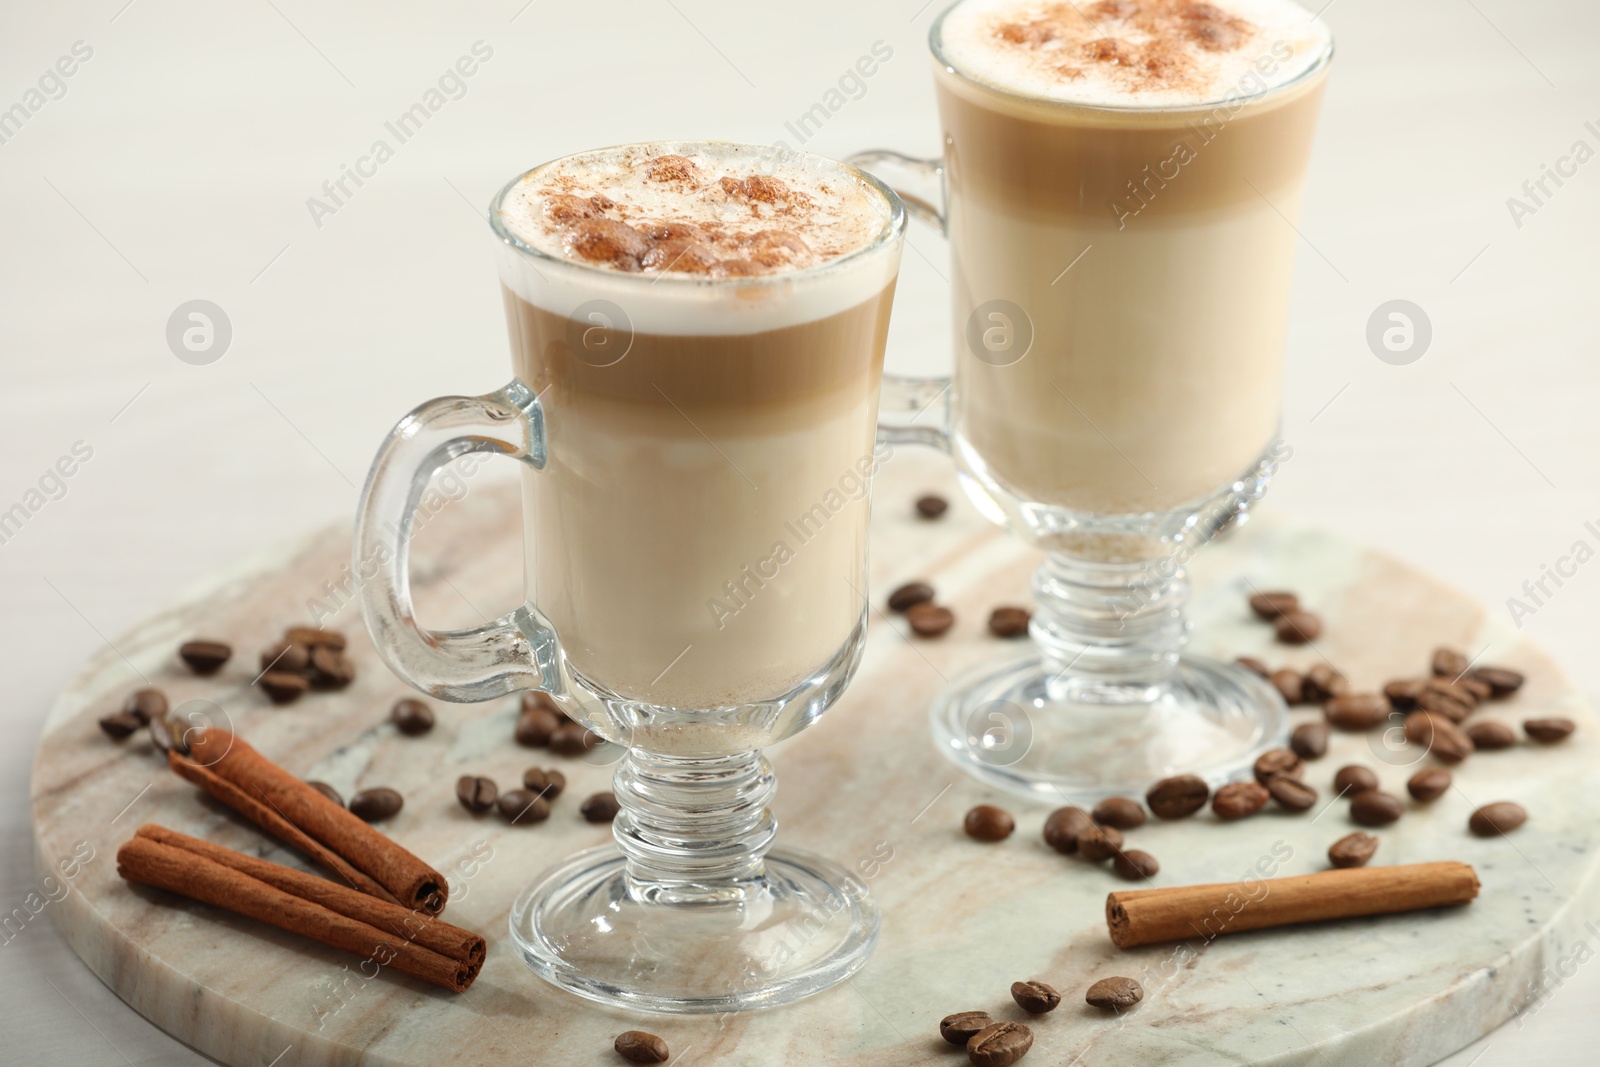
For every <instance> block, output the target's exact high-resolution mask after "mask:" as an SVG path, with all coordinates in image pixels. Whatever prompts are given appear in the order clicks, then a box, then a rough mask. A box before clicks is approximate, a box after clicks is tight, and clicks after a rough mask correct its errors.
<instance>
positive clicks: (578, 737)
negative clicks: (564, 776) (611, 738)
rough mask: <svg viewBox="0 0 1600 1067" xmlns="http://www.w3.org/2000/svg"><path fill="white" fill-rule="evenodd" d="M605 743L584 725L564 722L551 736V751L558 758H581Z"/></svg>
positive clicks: (603, 739)
mask: <svg viewBox="0 0 1600 1067" xmlns="http://www.w3.org/2000/svg"><path fill="white" fill-rule="evenodd" d="M604 741H605V738H603V737H601V736H600V735H599V734H597V733H595V732H594V731H593V730H591V729H589V728H588V727H586V726H584V725H583V724H582V723H577V722H564V723H562V724H561V725H560V726H557V727H556V728H555V731H554V732H553V733H551V735H550V751H551V752H554V753H555V754H556V755H558V756H581V755H583V754H584V753H585V752H588V751H589V750H590V749H592V748H598V747H599V746H600V744H601V743H602V742H604Z"/></svg>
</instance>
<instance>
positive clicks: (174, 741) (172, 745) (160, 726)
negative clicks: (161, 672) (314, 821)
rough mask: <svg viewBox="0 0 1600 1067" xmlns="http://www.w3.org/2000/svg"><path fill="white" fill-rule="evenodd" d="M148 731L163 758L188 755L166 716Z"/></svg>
mask: <svg viewBox="0 0 1600 1067" xmlns="http://www.w3.org/2000/svg"><path fill="white" fill-rule="evenodd" d="M149 729H150V743H151V744H152V745H154V746H155V748H156V751H157V752H159V753H161V755H162V756H163V757H165V756H166V754H167V753H168V752H176V753H178V754H180V755H185V756H186V755H188V754H189V746H188V745H187V744H185V743H184V740H183V737H182V736H181V735H179V734H175V733H173V732H172V724H171V723H170V722H169V721H168V720H167V717H166V716H164V715H163V716H162V717H161V718H159V719H151V720H150V727H149ZM339 806H340V807H344V802H343V801H340V802H339Z"/></svg>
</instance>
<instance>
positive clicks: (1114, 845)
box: [1078, 826, 1123, 863]
mask: <svg viewBox="0 0 1600 1067" xmlns="http://www.w3.org/2000/svg"><path fill="white" fill-rule="evenodd" d="M1122 842H1123V837H1122V831H1121V830H1118V829H1117V828H1116V827H1115V826H1091V827H1089V828H1088V829H1087V830H1085V831H1083V832H1082V833H1081V834H1079V835H1078V855H1080V856H1082V857H1083V858H1084V859H1086V860H1088V861H1089V862H1090V863H1101V862H1103V861H1105V860H1108V859H1110V858H1111V857H1112V856H1115V855H1116V854H1117V853H1118V852H1121V851H1122Z"/></svg>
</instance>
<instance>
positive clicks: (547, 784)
mask: <svg viewBox="0 0 1600 1067" xmlns="http://www.w3.org/2000/svg"><path fill="white" fill-rule="evenodd" d="M522 784H523V786H524V787H525V788H527V789H531V790H533V791H534V792H535V793H538V794H539V795H540V796H542V797H544V798H545V799H546V800H554V799H555V798H556V797H558V796H560V795H561V791H562V790H563V789H565V788H566V787H567V776H566V775H564V774H562V773H561V772H560V771H558V770H556V769H555V768H554V767H545V768H543V769H541V768H539V767H529V768H528V769H527V770H525V771H523V772H522Z"/></svg>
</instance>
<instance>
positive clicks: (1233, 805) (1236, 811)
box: [1211, 782, 1271, 822]
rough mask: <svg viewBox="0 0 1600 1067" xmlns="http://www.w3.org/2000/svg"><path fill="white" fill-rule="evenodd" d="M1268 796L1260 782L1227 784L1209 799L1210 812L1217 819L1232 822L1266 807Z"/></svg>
mask: <svg viewBox="0 0 1600 1067" xmlns="http://www.w3.org/2000/svg"><path fill="white" fill-rule="evenodd" d="M1269 796H1271V794H1270V793H1268V792H1267V787H1266V786H1264V785H1262V784H1261V783H1260V782H1229V783H1228V784H1227V785H1225V786H1223V787H1222V788H1221V789H1218V790H1217V795H1216V796H1214V797H1212V798H1211V810H1212V811H1213V812H1214V813H1215V814H1216V816H1217V818H1219V819H1223V820H1226V821H1228V822H1232V821H1233V820H1234V819H1242V818H1244V817H1245V816H1247V815H1254V814H1255V813H1256V812H1258V811H1260V810H1261V809H1262V808H1264V807H1266V804H1267V798H1268V797H1269Z"/></svg>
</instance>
